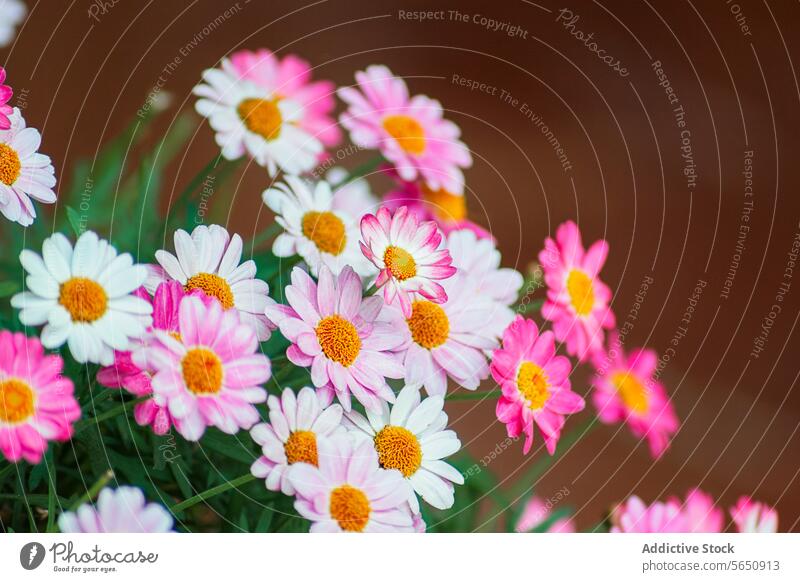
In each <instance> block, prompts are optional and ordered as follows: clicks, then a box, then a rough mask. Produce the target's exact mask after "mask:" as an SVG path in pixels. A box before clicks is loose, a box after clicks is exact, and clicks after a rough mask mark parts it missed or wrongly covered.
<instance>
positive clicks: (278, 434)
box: [250, 387, 345, 495]
mask: <svg viewBox="0 0 800 582" xmlns="http://www.w3.org/2000/svg"><path fill="white" fill-rule="evenodd" d="M267 405H268V406H269V423H261V424H257V425H256V426H254V427H253V428H252V429H251V430H250V436H252V437H253V440H254V441H255V442H257V443H258V444H259V445H261V451H262V452H263V455H262V456H261V457H259V458H258V459H256V461H255V462H254V463H253V465H252V467H251V468H250V472H251V473H252V474H253V475H254V476H256V477H258V478H259V479H265V480H266V483H265V484H266V487H267V489H269V490H270V491H282V492H283V493H284V494H285V495H294V488H293V487H292V485H291V483H290V481H289V480H288V479H287V478H286V473H287V471H288V469H289V467H290V466H291V465H294V464H295V463H309V464H311V465H314V466H315V467H316V466H319V461H318V453H317V437H329V436H333V435H335V434H339V433H344V432H345V429H344V427H343V426H342V424H341V422H342V407H341V406H340V405H339V404H333V405H331V404H330V400H329V399H327V398H325V393H324V392H322V391H316V390H314V389H313V388H309V387H306V388H303V389H301V390H300V392H299V394H298V395H297V396H295V394H294V391H293V390H292V389H291V388H286V389H284V391H283V394H282V395H281V397H280V399H279V398H278V397H277V396H270V397H269V400H267Z"/></svg>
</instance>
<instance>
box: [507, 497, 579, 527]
mask: <svg viewBox="0 0 800 582" xmlns="http://www.w3.org/2000/svg"><path fill="white" fill-rule="evenodd" d="M551 509H552V505H551V504H549V503H548V502H545V501H543V500H542V499H541V498H539V497H536V496H535V495H532V496H531V497H530V499H528V501H527V502H526V503H525V507H524V508H523V509H522V515H520V516H519V520H517V525H516V526H514V529H515V530H516V531H517V532H519V533H525V532H529V531H531V530H532V529H536V528H538V527H539V526H541V525H542V524H543V523H545V522H546V521H547V520H548V519H550V515H551V513H552V512H551ZM547 533H575V524H574V523H573V522H572V519H570V518H569V517H562V518H560V519H557V520H555V521H554V522H553V523H551V524H550V527H548V528H547Z"/></svg>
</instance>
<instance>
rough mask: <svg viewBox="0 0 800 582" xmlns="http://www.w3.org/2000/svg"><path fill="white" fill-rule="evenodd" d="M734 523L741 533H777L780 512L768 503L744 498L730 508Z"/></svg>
mask: <svg viewBox="0 0 800 582" xmlns="http://www.w3.org/2000/svg"><path fill="white" fill-rule="evenodd" d="M730 512H731V517H732V518H733V523H734V524H736V528H737V529H738V531H739V532H740V533H777V531H778V512H777V511H775V509H774V508H772V507H770V506H769V505H767V504H766V503H762V502H760V501H753V500H752V499H751V498H750V497H748V496H746V495H745V496H742V497H740V498H739V501H737V502H736V505H735V506H733V507H731V508H730Z"/></svg>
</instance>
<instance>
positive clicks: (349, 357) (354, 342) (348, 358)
mask: <svg viewBox="0 0 800 582" xmlns="http://www.w3.org/2000/svg"><path fill="white" fill-rule="evenodd" d="M316 332H317V340H319V345H320V347H321V348H322V352H323V353H324V354H325V356H326V357H327V358H328V359H330V360H333V361H334V362H339V363H340V364H341V365H342V366H345V367H347V366H349V365H350V364H352V363H353V362H355V361H356V357H357V356H358V353H359V352H360V351H361V338H360V337H358V331H357V330H356V326H354V325H353V324H352V323H350V322H349V321H347V320H346V319H345V318H344V317H341V316H339V315H331V316H329V317H325V318H323V319H321V320H320V322H319V323H318V324H317V329H316Z"/></svg>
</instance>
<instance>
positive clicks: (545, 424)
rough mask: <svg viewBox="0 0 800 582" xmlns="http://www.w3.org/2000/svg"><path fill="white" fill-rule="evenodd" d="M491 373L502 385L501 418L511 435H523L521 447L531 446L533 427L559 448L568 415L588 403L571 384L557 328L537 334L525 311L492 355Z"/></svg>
mask: <svg viewBox="0 0 800 582" xmlns="http://www.w3.org/2000/svg"><path fill="white" fill-rule="evenodd" d="M491 371H492V376H493V377H494V379H495V381H496V382H497V383H498V384H500V387H501V388H502V391H503V393H502V395H501V396H500V400H499V401H498V402H497V410H496V412H497V418H498V419H499V420H500V421H501V422H504V423H505V424H506V430H507V432H508V436H510V437H512V438H516V437H518V436H519V435H520V434H522V433H524V434H525V446H524V448H523V451H524V452H525V453H528V451H530V450H531V446H532V445H533V426H534V424H536V425H537V426H538V427H539V430H540V431H541V432H542V435H543V436H544V442H545V446H546V447H547V451H548V452H549V453H550V454H551V455H552V454H553V453H554V452H555V450H556V445H557V443H558V439H559V438H560V437H561V429H562V428H563V426H564V420H565V419H564V417H565V415H567V414H574V413H576V412H580V411H581V410H583V408H584V406H585V402H584V400H583V398H581V397H580V396H579V395H578V394H576V393H575V392H573V391H572V389H571V388H570V381H569V375H570V374H571V373H572V365H571V364H570V361H569V359H567V358H566V357H564V356H557V355H556V347H555V341H554V340H553V333H552V332H551V331H546V332H544V333H541V334H540V333H539V328H538V327H537V326H536V323H535V322H533V321H531V320H530V319H525V318H523V317H522V316H521V315H518V316H517V318H516V319H515V320H514V321H513V322H512V323H511V325H509V326H508V328H507V329H506V331H505V332H504V333H503V345H502V347H501V348H499V349H496V350H495V351H494V353H493V354H492V365H491Z"/></svg>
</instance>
